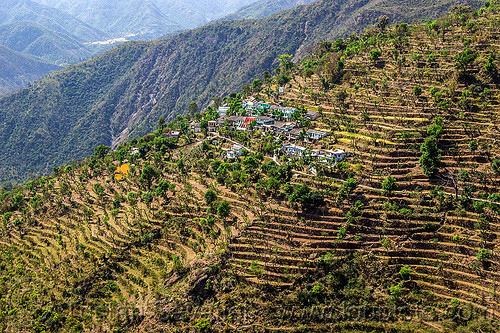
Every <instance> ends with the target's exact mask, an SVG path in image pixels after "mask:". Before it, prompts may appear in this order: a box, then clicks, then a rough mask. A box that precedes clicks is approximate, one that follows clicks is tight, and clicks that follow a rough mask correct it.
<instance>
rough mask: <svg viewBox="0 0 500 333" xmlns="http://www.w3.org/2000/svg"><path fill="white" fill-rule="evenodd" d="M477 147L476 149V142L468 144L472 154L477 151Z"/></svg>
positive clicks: (472, 141)
mask: <svg viewBox="0 0 500 333" xmlns="http://www.w3.org/2000/svg"><path fill="white" fill-rule="evenodd" d="M477 147H478V144H477V141H476V140H471V141H470V142H469V150H470V151H471V153H474V152H475V151H476V150H477Z"/></svg>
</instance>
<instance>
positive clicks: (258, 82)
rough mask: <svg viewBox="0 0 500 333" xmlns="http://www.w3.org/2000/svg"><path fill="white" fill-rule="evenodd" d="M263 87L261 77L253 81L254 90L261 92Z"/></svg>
mask: <svg viewBox="0 0 500 333" xmlns="http://www.w3.org/2000/svg"><path fill="white" fill-rule="evenodd" d="M261 89H262V80H260V79H255V80H253V82H252V90H253V92H256V93H257V92H259V91H260V90H261Z"/></svg>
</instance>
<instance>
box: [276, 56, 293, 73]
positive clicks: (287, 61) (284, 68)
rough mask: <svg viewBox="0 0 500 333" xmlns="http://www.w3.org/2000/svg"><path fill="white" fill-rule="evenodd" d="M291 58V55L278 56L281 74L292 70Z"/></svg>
mask: <svg viewBox="0 0 500 333" xmlns="http://www.w3.org/2000/svg"><path fill="white" fill-rule="evenodd" d="M292 58H293V55H291V54H282V55H280V56H279V61H280V68H281V74H285V73H286V72H288V71H289V70H290V69H292V68H293V62H292V61H291V59H292Z"/></svg>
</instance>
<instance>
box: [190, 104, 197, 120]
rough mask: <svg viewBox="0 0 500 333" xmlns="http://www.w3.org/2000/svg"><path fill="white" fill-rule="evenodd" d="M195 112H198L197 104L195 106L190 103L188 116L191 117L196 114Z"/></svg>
mask: <svg viewBox="0 0 500 333" xmlns="http://www.w3.org/2000/svg"><path fill="white" fill-rule="evenodd" d="M196 111H198V104H196V102H195V101H192V102H191V103H190V104H189V114H190V115H191V116H193V115H194V114H195V113H196Z"/></svg>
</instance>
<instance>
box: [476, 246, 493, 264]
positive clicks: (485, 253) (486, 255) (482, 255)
mask: <svg viewBox="0 0 500 333" xmlns="http://www.w3.org/2000/svg"><path fill="white" fill-rule="evenodd" d="M490 255H491V252H490V250H488V249H484V248H482V249H480V250H479V251H477V255H476V258H477V260H479V261H481V262H483V263H484V262H486V261H488V260H489V259H490Z"/></svg>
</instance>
